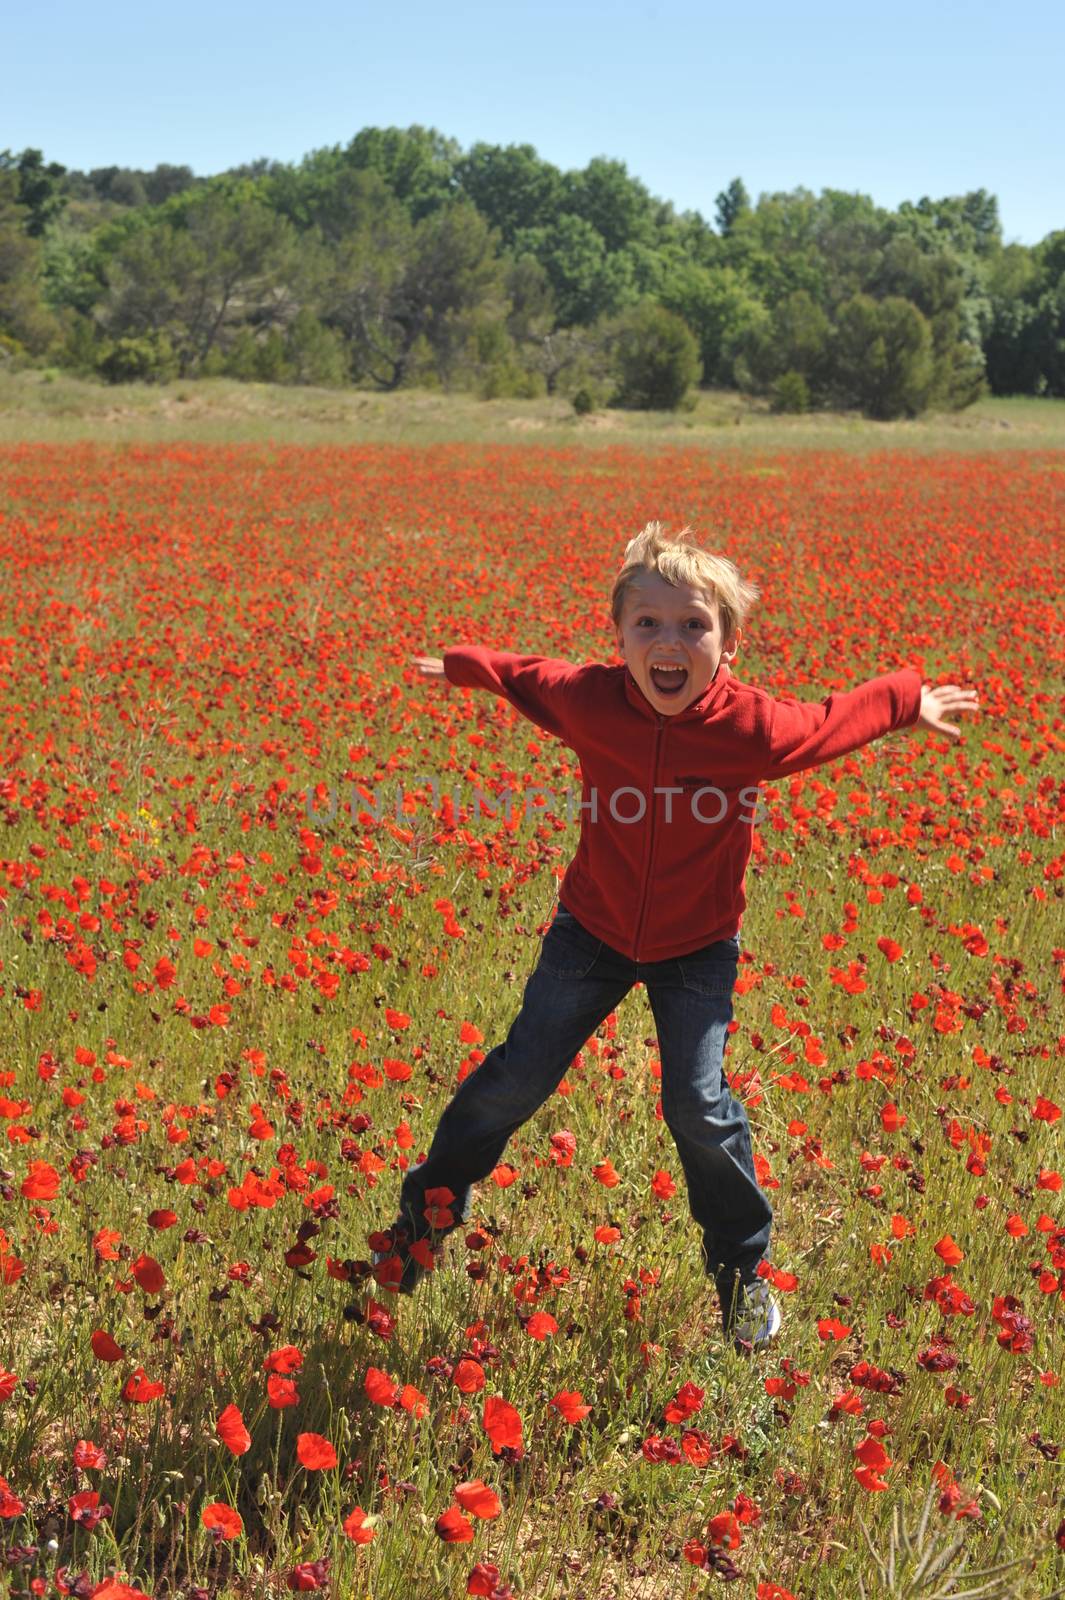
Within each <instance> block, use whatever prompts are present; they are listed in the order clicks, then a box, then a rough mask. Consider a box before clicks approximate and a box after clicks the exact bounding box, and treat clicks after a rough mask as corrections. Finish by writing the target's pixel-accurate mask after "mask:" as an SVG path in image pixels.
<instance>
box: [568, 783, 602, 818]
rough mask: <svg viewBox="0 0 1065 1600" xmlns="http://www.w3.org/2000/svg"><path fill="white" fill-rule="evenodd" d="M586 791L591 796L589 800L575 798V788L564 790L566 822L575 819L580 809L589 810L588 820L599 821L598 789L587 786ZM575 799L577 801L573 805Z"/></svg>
mask: <svg viewBox="0 0 1065 1600" xmlns="http://www.w3.org/2000/svg"><path fill="white" fill-rule="evenodd" d="M588 793H589V795H590V796H591V798H590V799H589V800H577V791H576V789H567V790H566V821H567V822H573V821H575V820H576V818H577V817H579V816H580V814H581V812H582V811H590V812H591V818H590V820H591V821H592V822H598V821H599V791H598V789H594V788H589V790H588ZM575 800H576V801H577V804H576V805H574V803H573V802H574V801H575Z"/></svg>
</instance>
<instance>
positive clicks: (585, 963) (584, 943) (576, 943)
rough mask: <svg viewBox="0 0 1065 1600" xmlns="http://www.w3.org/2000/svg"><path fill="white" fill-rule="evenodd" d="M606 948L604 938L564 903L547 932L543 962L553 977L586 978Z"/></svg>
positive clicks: (541, 962) (542, 954)
mask: <svg viewBox="0 0 1065 1600" xmlns="http://www.w3.org/2000/svg"><path fill="white" fill-rule="evenodd" d="M602 948H603V941H602V939H597V938H595V936H594V935H593V934H590V933H589V932H588V930H587V928H583V927H582V926H581V924H580V923H579V922H578V921H577V919H576V917H575V916H574V915H573V912H572V911H567V910H566V908H565V906H564V905H560V906H559V908H558V910H557V912H556V913H555V920H554V922H552V924H551V926H550V927H549V928H548V930H547V933H546V934H545V935H544V942H543V947H542V949H541V951H540V965H541V966H542V967H543V969H544V971H545V972H546V973H548V975H549V976H550V977H552V978H586V977H587V976H588V974H589V973H590V972H591V970H592V968H593V967H594V966H595V963H596V962H597V961H598V959H599V952H600V951H601V950H602Z"/></svg>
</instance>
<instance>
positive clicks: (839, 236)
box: [0, 127, 1065, 417]
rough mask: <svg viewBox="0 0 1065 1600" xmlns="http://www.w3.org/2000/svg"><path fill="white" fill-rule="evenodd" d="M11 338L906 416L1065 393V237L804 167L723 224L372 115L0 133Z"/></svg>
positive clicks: (470, 381) (529, 158)
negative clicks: (812, 180) (84, 136)
mask: <svg viewBox="0 0 1065 1600" xmlns="http://www.w3.org/2000/svg"><path fill="white" fill-rule="evenodd" d="M0 352H4V353H6V355H7V357H8V359H12V360H14V359H43V360H47V361H50V362H52V363H55V364H59V365H63V366H68V367H71V368H74V369H76V370H79V371H82V372H96V373H98V374H100V375H101V376H103V377H105V378H108V379H112V380H122V379H130V378H134V379H137V378H143V379H161V378H167V377H172V376H175V377H186V376H194V375H210V374H222V373H224V374H230V375H234V376H237V377H240V378H249V379H262V380H272V381H281V382H294V383H318V384H351V383H353V384H359V385H366V386H374V387H378V388H382V389H395V388H398V387H400V386H403V385H408V384H440V385H444V386H455V387H475V388H477V389H479V391H480V392H481V393H483V394H485V395H489V396H491V395H504V394H514V395H522V394H527V395H531V394H536V393H543V392H548V393H553V392H560V393H566V394H569V395H572V396H578V395H579V396H580V397H581V403H582V404H588V405H591V404H595V403H599V402H601V401H605V400H608V399H613V400H615V401H618V402H620V403H623V404H633V405H661V406H673V405H677V404H679V403H681V402H682V399H683V396H684V395H685V393H686V391H687V390H688V389H689V387H690V386H691V385H692V384H694V383H697V382H699V381H702V382H704V383H706V384H712V385H717V386H734V387H738V388H741V389H744V390H746V391H749V392H752V393H756V394H763V395H768V396H770V397H771V399H772V401H773V403H774V404H775V405H777V406H779V407H781V408H785V409H803V408H805V407H807V406H818V405H829V404H830V405H834V406H841V407H857V408H860V409H861V410H863V411H865V412H867V413H868V414H870V415H872V416H878V417H891V416H899V415H916V414H917V413H918V412H920V411H922V410H924V409H925V408H926V407H929V406H936V407H958V406H963V405H966V404H968V403H969V402H970V401H972V400H973V399H975V398H976V397H977V396H978V395H979V394H980V393H982V392H984V391H985V389H986V388H987V387H990V388H991V390H992V391H993V392H996V393H1033V394H1057V395H1062V394H1065V231H1063V232H1058V233H1054V234H1051V235H1050V236H1049V237H1048V238H1047V239H1045V240H1044V241H1043V242H1042V243H1041V244H1039V245H1036V246H1034V247H1032V248H1027V247H1024V246H1020V245H1004V244H1003V242H1002V235H1001V228H1000V225H999V218H998V209H997V203H996V201H995V199H994V197H993V196H991V195H988V194H987V193H986V192H985V191H984V190H977V191H975V192H974V193H971V194H968V195H964V196H961V197H958V198H951V199H944V200H939V201H932V200H928V199H924V200H921V201H919V202H918V203H916V204H909V203H907V204H904V205H902V206H900V207H899V209H898V211H895V212H888V211H885V210H883V209H882V208H880V207H878V206H876V205H874V204H873V202H872V200H870V199H868V198H867V197H866V196H863V195H857V194H845V193H842V192H839V191H835V190H826V191H824V192H823V193H821V194H820V195H814V194H812V193H810V192H809V191H807V190H805V189H798V190H795V191H793V192H791V193H787V194H770V195H762V196H761V197H760V198H759V200H758V202H757V204H752V203H751V201H750V198H749V196H748V194H747V192H746V190H745V189H744V186H743V184H742V182H741V181H740V180H739V179H736V180H734V181H733V182H732V183H731V184H730V185H729V187H728V188H727V189H726V190H725V191H724V192H723V193H722V194H720V195H719V196H718V197H717V201H716V207H715V215H714V222H713V225H712V224H711V223H710V222H708V221H707V220H705V219H704V218H703V217H702V216H701V215H700V214H699V213H697V212H687V213H683V214H678V213H677V212H676V211H675V210H674V208H673V207H672V206H671V205H669V204H668V203H666V202H663V201H661V200H658V199H656V198H655V197H654V196H652V195H651V194H650V193H649V192H648V191H647V189H646V188H645V187H644V186H643V184H641V183H640V182H639V181H638V180H637V179H635V178H634V177H632V176H631V175H630V174H629V172H628V171H627V170H626V168H625V166H624V164H623V163H621V162H619V161H611V160H607V159H602V158H600V159H596V160H594V161H591V162H589V163H588V165H587V166H586V167H585V168H584V169H583V170H581V171H575V172H562V171H560V170H559V169H558V168H556V167H554V166H552V165H551V163H550V162H547V161H544V160H543V159H541V157H539V156H538V155H537V153H536V151H535V150H534V149H533V148H532V147H531V146H529V145H510V146H500V145H489V144H476V145H474V146H473V147H472V148H471V149H469V150H467V151H464V150H463V149H462V148H461V147H460V146H459V145H458V144H457V143H455V141H453V140H450V139H446V138H444V137H443V136H441V135H440V134H438V133H436V132H435V131H433V130H427V129H424V128H419V127H413V128H409V129H406V130H401V129H396V128H389V129H377V128H367V129H364V130H363V131H362V132H361V133H359V134H358V135H357V136H356V137H355V138H354V139H353V140H352V141H351V143H350V144H349V145H347V146H346V147H344V148H341V147H339V146H337V147H334V148H331V149H325V150H318V151H315V152H313V153H312V154H311V155H309V156H307V157H306V158H305V159H304V160H303V161H301V162H300V163H298V164H295V165H285V164H280V163H276V162H267V161H261V162H256V163H253V164H252V165H250V166H247V167H243V168H239V169H235V170H232V171H229V172H227V173H224V174H222V175H220V176H218V177H214V178H196V177H194V175H193V174H192V172H191V171H190V170H189V169H188V168H187V167H178V166H160V167H157V168H155V170H154V171H152V172H139V171H135V170H131V169H127V168H118V167H109V168H103V169H98V170H96V171H93V172H89V173H81V172H68V171H66V170H65V169H64V168H63V167H62V166H60V165H59V164H58V163H55V162H51V163H48V162H46V161H45V160H44V157H43V155H42V154H41V152H39V151H36V150H24V151H23V152H22V153H21V154H20V155H17V156H16V155H12V154H11V153H9V152H8V153H5V154H2V155H0Z"/></svg>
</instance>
